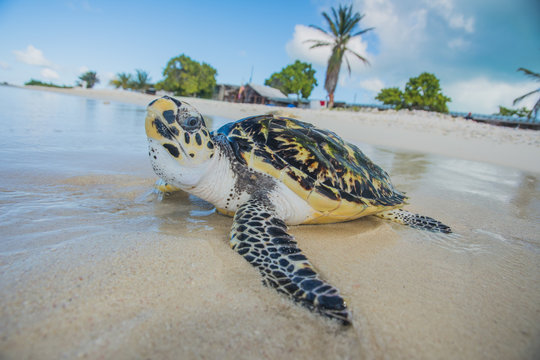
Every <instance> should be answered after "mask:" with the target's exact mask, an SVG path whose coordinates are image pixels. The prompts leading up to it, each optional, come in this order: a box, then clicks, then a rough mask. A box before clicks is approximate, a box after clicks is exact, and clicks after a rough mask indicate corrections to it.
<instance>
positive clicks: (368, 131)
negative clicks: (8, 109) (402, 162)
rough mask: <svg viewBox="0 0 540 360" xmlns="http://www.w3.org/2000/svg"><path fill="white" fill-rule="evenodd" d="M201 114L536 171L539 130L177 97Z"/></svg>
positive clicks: (407, 114)
mask: <svg viewBox="0 0 540 360" xmlns="http://www.w3.org/2000/svg"><path fill="white" fill-rule="evenodd" d="M27 88H36V89H39V90H44V91H54V92H59V93H64V94H69V95H76V96H83V97H88V98H93V99H99V100H103V101H118V102H124V103H130V104H137V105H141V106H146V105H147V104H148V103H149V102H150V101H152V100H153V99H154V98H156V96H152V95H146V94H141V93H137V92H132V91H121V90H104V89H83V88H73V89H57V88H46V87H35V86H28V87H27ZM179 98H180V99H182V100H184V101H187V102H188V103H190V104H192V105H193V106H195V107H196V108H197V109H199V111H200V112H201V113H202V114H204V115H214V116H221V117H225V118H229V119H233V120H237V119H241V118H243V117H246V116H252V115H257V114H263V113H267V112H269V111H277V112H279V113H281V114H285V115H287V116H291V117H294V118H298V119H301V120H303V121H307V122H310V123H312V124H315V125H317V126H320V127H323V128H326V129H330V130H333V131H335V132H336V133H338V134H341V135H342V136H343V137H344V138H345V139H347V140H349V141H355V142H363V143H366V144H372V145H381V146H385V147H390V148H396V149H402V150H409V151H418V152H423V153H431V154H438V155H444V156H448V157H453V158H459V159H466V160H474V161H480V162H487V163H492V164H497V165H502V166H508V167H513V168H517V169H520V170H525V171H531V172H536V173H538V172H540V161H538V159H539V156H540V131H535V130H526V129H513V128H505V127H498V126H492V125H487V124H481V123H476V122H473V121H468V120H465V119H464V118H452V117H451V116H449V115H444V114H438V113H431V112H425V111H408V110H402V111H392V110H390V111H378V110H371V111H370V110H366V111H362V112H351V111H336V110H335V111H331V110H326V109H322V110H311V109H296V108H293V109H291V108H281V107H269V106H264V105H254V104H234V103H228V102H222V101H213V100H206V99H197V98H182V97H179Z"/></svg>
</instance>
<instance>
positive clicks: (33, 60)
mask: <svg viewBox="0 0 540 360" xmlns="http://www.w3.org/2000/svg"><path fill="white" fill-rule="evenodd" d="M13 53H14V54H15V56H16V57H17V60H18V61H20V62H22V63H25V64H28V65H36V66H48V67H52V66H53V64H52V63H51V62H50V61H49V60H47V59H46V58H45V56H44V55H43V52H42V51H41V50H39V49H36V48H35V47H34V46H33V45H28V46H27V47H26V50H13Z"/></svg>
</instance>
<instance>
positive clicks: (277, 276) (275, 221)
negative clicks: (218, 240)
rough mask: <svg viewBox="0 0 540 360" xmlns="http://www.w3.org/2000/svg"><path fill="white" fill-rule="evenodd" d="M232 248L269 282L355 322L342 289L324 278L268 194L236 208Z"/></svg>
mask: <svg viewBox="0 0 540 360" xmlns="http://www.w3.org/2000/svg"><path fill="white" fill-rule="evenodd" d="M231 247H232V248H233V249H234V250H236V251H237V252H238V253H239V254H240V255H242V256H244V258H245V259H246V260H247V261H249V263H251V265H253V266H255V267H256V268H257V269H259V271H260V273H261V274H262V276H263V278H264V280H263V282H264V283H265V284H266V285H269V286H272V287H274V288H275V289H276V290H277V291H279V292H281V293H284V294H287V295H288V296H290V297H291V298H293V299H294V300H295V301H298V302H300V303H301V304H303V305H304V306H306V307H308V308H310V309H313V310H316V311H318V312H320V313H321V314H323V315H325V316H328V317H330V318H334V319H337V320H339V321H341V322H342V323H343V324H346V325H348V324H350V323H351V315H350V313H349V311H348V310H347V305H346V303H345V301H344V300H343V298H342V297H341V296H340V294H339V291H338V290H337V289H336V288H335V287H333V286H332V285H329V284H328V283H326V282H325V281H323V280H321V278H320V276H319V275H318V274H317V272H316V271H315V269H314V268H313V266H312V265H311V263H310V262H309V260H308V259H307V258H306V256H305V255H304V254H302V252H301V250H300V249H299V248H298V247H297V244H296V241H295V240H294V237H293V236H292V235H290V234H289V233H288V232H287V226H286V225H285V223H284V222H283V221H282V220H281V219H279V218H278V217H277V216H275V214H274V211H273V206H272V204H271V203H270V201H269V200H268V198H267V197H266V196H265V195H261V196H255V197H252V198H251V199H250V200H249V201H248V202H246V203H245V204H243V205H241V206H240V207H239V208H238V210H237V211H236V214H235V216H234V222H233V226H232V230H231Z"/></svg>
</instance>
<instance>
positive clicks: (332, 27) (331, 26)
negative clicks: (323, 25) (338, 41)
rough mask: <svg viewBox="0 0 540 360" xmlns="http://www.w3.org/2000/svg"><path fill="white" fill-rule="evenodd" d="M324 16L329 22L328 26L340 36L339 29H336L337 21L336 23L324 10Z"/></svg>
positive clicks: (335, 34) (333, 32)
mask: <svg viewBox="0 0 540 360" xmlns="http://www.w3.org/2000/svg"><path fill="white" fill-rule="evenodd" d="M332 11H334V8H332ZM322 16H323V17H324V18H325V19H326V22H327V23H328V27H329V28H330V31H332V34H334V36H338V31H337V29H336V23H334V22H333V21H332V19H330V16H328V14H327V13H325V12H323V13H322Z"/></svg>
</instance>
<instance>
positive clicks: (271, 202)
mask: <svg viewBox="0 0 540 360" xmlns="http://www.w3.org/2000/svg"><path fill="white" fill-rule="evenodd" d="M145 126H146V134H147V136H148V143H149V155H150V159H151V162H152V167H153V169H154V171H155V173H156V174H157V175H158V176H159V177H160V178H161V179H162V180H163V181H165V182H166V184H165V185H162V189H163V190H167V189H170V188H180V189H182V190H184V191H187V192H189V193H191V194H193V195H195V196H198V197H200V198H202V199H204V200H206V201H208V202H210V203H212V204H213V205H214V206H215V207H216V208H217V210H218V211H219V212H220V213H223V214H226V215H230V216H232V217H233V218H234V220H233V224H232V229H231V233H230V245H231V247H232V248H233V249H234V250H236V251H237V252H238V253H239V254H240V255H242V256H243V257H244V258H245V259H246V260H247V261H249V262H250V263H251V264H252V265H253V266H255V267H256V268H257V269H259V271H260V273H261V274H262V276H263V278H264V283H265V284H267V285H269V286H272V287H274V288H276V289H277V290H278V291H279V292H281V293H284V294H287V295H288V296H290V297H291V298H292V299H294V300H295V301H298V302H300V303H302V304H303V305H305V306H307V307H309V308H311V309H313V310H316V311H318V312H320V313H321V314H323V315H326V316H328V317H330V318H334V319H337V320H339V321H341V322H342V323H344V324H350V322H351V315H350V312H349V310H348V309H347V305H346V303H345V301H344V300H343V298H342V296H341V295H340V293H339V291H338V290H337V289H336V288H335V287H333V286H332V285H330V284H328V283H327V282H326V281H325V280H323V279H321V277H320V276H319V274H318V273H317V271H316V270H315V268H314V267H313V265H312V264H311V262H310V261H309V260H308V259H307V258H306V256H305V255H304V254H303V253H302V251H301V250H300V249H299V248H298V247H297V243H296V241H295V240H294V237H293V236H292V235H290V234H289V232H288V229H287V225H292V224H321V223H334V222H342V221H349V220H353V219H357V218H359V217H362V216H367V215H375V216H378V217H380V218H383V219H388V220H392V221H395V222H398V223H401V224H405V225H408V226H411V227H414V228H419V229H424V230H429V231H435V232H442V233H449V232H451V230H450V228H449V227H448V226H446V225H444V224H442V223H440V222H439V221H436V220H434V219H432V218H429V217H426V216H420V215H417V214H412V213H410V212H407V211H404V210H401V207H403V206H404V205H405V203H406V200H407V198H406V196H405V195H403V194H402V193H400V192H399V191H397V190H396V189H394V187H393V186H392V183H391V182H390V178H389V177H388V174H387V173H386V172H385V171H384V170H382V169H381V168H380V167H379V166H377V165H375V164H374V163H373V162H371V160H369V159H368V158H367V157H366V156H365V155H364V154H363V153H362V152H361V151H360V150H359V149H358V148H357V147H356V146H354V145H352V144H349V143H347V142H345V141H344V140H342V139H341V138H340V137H339V136H337V135H336V134H334V133H332V132H331V131H328V130H323V129H319V128H317V127H315V126H313V125H311V124H308V123H305V122H301V121H298V120H294V119H291V118H286V117H280V116H275V115H261V116H254V117H248V118H245V119H242V120H239V121H237V122H233V123H229V124H227V125H224V126H223V127H221V128H220V129H219V130H217V131H215V132H213V133H210V131H209V130H208V128H207V127H206V125H205V122H204V119H203V117H202V116H201V114H200V113H199V112H198V111H197V110H196V109H195V108H193V107H192V106H191V105H189V104H187V103H186V102H182V101H179V100H177V99H174V98H171V97H168V96H164V97H162V98H160V99H156V100H154V101H152V102H151V103H150V104H149V105H148V113H147V117H146V125H145Z"/></svg>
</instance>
